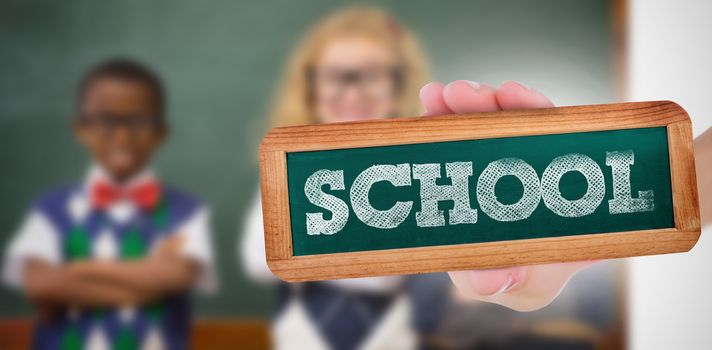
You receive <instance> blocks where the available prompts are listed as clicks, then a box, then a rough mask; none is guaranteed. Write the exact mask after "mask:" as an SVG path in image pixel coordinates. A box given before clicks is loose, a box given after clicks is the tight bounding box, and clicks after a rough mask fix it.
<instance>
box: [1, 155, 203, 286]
mask: <svg viewBox="0 0 712 350" xmlns="http://www.w3.org/2000/svg"><path fill="white" fill-rule="evenodd" d="M154 179H155V175H154V173H153V172H152V171H151V170H149V169H146V170H143V171H141V172H139V173H138V174H137V175H135V176H133V177H132V178H131V179H129V181H127V182H126V186H131V185H132V184H136V183H141V182H143V181H149V180H154ZM99 180H101V181H107V182H109V183H114V181H112V179H111V177H110V176H109V175H108V174H107V173H106V172H105V171H104V170H103V169H101V168H100V167H99V166H97V165H92V166H91V167H90V169H89V171H88V173H87V176H86V177H85V179H84V182H83V184H82V186H81V187H80V188H79V190H77V191H75V192H74V193H73V194H71V195H70V198H69V199H68V200H67V203H66V206H67V208H66V209H67V212H68V214H69V217H70V218H71V220H72V221H73V222H75V223H81V222H83V221H84V220H85V219H86V217H87V215H88V214H89V213H90V211H91V198H90V196H89V193H90V186H91V185H92V184H94V183H95V182H96V181H99ZM136 210H138V208H137V207H136V206H135V205H134V203H133V202H131V201H129V200H125V199H121V200H118V201H116V202H115V203H112V204H111V205H110V206H109V207H107V208H106V213H107V215H108V217H109V219H110V220H111V221H113V222H115V223H118V224H121V223H125V222H126V221H127V220H129V219H131V218H132V217H133V215H134V214H135V212H136ZM177 227H178V228H177V230H176V232H177V233H178V234H181V235H184V237H185V238H184V240H183V247H182V249H181V251H180V253H181V255H182V256H184V257H186V258H188V259H191V260H193V261H195V262H196V263H198V264H199V265H200V275H199V276H198V278H197V279H196V283H195V287H197V288H198V289H200V290H201V291H204V292H214V291H215V290H216V289H217V279H216V275H215V269H214V263H213V260H214V259H213V254H212V248H211V239H210V225H209V210H208V208H206V207H204V206H201V207H200V208H199V209H198V210H196V211H195V213H193V214H192V215H191V216H190V217H188V218H186V219H185V220H184V221H183V222H182V223H180V224H179V225H178V226H177ZM106 236H107V237H108V236H109V235H106ZM116 252H117V248H116V243H115V242H113V241H112V240H111V239H108V240H106V239H102V235H101V233H100V236H99V237H98V238H97V239H96V240H95V241H94V242H93V245H92V257H93V258H94V259H95V260H101V259H104V260H107V259H108V260H111V259H116V254H117V253H116ZM29 258H34V259H39V260H42V261H44V262H46V263H48V264H51V265H60V264H62V262H63V261H62V248H61V244H60V241H59V235H58V232H57V230H56V228H55V227H54V226H53V224H52V223H51V222H50V220H49V219H48V218H47V217H46V215H45V214H44V213H42V212H40V211H39V210H36V209H33V210H31V211H30V212H29V213H28V214H27V215H26V217H25V219H24V221H23V223H22V225H21V226H20V228H19V230H18V231H17V233H16V234H15V236H14V238H13V239H12V240H11V242H10V244H9V245H8V247H7V250H6V253H5V261H4V266H3V271H2V272H3V276H2V277H3V280H4V281H5V283H7V284H8V285H11V286H15V287H22V284H23V276H24V272H23V268H24V263H25V261H26V260H27V259H29Z"/></svg>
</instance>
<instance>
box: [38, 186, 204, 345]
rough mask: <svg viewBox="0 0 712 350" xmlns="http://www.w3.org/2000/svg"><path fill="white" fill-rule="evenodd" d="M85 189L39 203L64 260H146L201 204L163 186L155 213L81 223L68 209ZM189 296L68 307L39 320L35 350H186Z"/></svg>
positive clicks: (94, 215)
mask: <svg viewBox="0 0 712 350" xmlns="http://www.w3.org/2000/svg"><path fill="white" fill-rule="evenodd" d="M79 188H80V187H79V186H72V187H69V188H64V189H60V190H57V191H55V192H52V193H49V194H47V195H45V196H44V197H42V198H41V199H40V200H38V201H37V202H36V203H35V210H37V211H39V212H41V213H42V214H43V215H45V217H46V218H47V219H48V220H49V221H50V222H51V224H52V225H53V226H54V228H55V232H56V234H57V235H58V236H59V237H58V240H57V241H58V242H59V245H60V246H59V247H57V249H59V250H60V251H61V252H62V254H61V256H62V258H63V262H64V263H69V262H72V261H80V260H94V259H97V258H99V256H98V255H102V256H101V258H104V259H106V258H107V256H106V255H107V254H108V255H109V258H111V259H116V260H124V261H126V260H132V259H141V258H143V257H145V256H146V255H147V254H150V251H151V248H152V247H153V246H154V244H155V243H156V242H158V241H159V240H160V239H162V238H165V237H167V236H168V235H171V234H174V233H176V232H175V230H176V229H177V228H178V227H179V226H180V225H181V224H182V223H184V222H185V220H187V219H189V218H190V216H191V215H193V214H194V213H195V212H196V211H197V210H198V208H199V207H200V203H199V202H198V201H197V200H195V199H193V198H192V197H190V196H188V195H186V194H183V193H181V192H180V191H177V190H175V189H171V188H166V187H163V188H162V194H161V196H162V197H161V200H160V202H159V205H157V206H156V207H155V208H154V209H153V210H151V211H150V212H147V211H141V210H136V212H135V213H134V214H133V216H132V217H131V218H129V219H128V220H126V221H125V222H123V223H116V222H114V221H113V220H111V218H110V217H109V215H107V213H106V212H104V211H100V210H95V209H90V210H89V211H88V213H87V215H86V216H85V217H84V218H83V219H81V220H80V221H79V222H77V221H76V220H75V219H73V218H72V215H70V213H69V210H68V207H69V205H68V204H69V203H68V201H69V200H70V198H71V196H72V195H74V194H75V193H77V192H76V191H79ZM189 327H190V304H189V296H188V293H187V292H186V293H179V294H176V295H170V296H166V297H164V298H162V299H160V300H158V301H155V302H153V303H151V304H148V305H133V306H126V307H121V308H116V309H93V310H76V309H69V308H67V309H65V310H62V311H60V312H59V313H58V314H57V315H55V316H54V317H52V318H51V319H49V320H41V321H38V323H37V325H36V329H35V333H34V338H33V348H34V349H61V350H80V349H87V350H104V349H109V350H124V349H125V350H129V349H147V348H150V349H169V350H173V349H186V348H187V347H188V335H189V333H190V328H189Z"/></svg>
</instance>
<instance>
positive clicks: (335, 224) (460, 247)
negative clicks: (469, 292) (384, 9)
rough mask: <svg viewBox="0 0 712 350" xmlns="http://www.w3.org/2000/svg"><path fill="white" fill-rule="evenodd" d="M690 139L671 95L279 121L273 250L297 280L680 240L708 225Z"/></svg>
mask: <svg viewBox="0 0 712 350" xmlns="http://www.w3.org/2000/svg"><path fill="white" fill-rule="evenodd" d="M424 92H426V91H424ZM480 97H481V96H480ZM505 97H506V96H505ZM425 99H426V97H424V100H425ZM505 100H506V99H503V101H504V102H501V101H499V100H497V101H496V102H495V103H494V106H495V107H496V106H497V105H498V104H506V103H507V101H505ZM512 101H514V102H516V101H515V100H511V101H509V102H512ZM520 102H521V101H520ZM451 104H452V101H446V100H444V101H442V106H447V107H452V106H450V105H451ZM433 106H434V105H430V107H433ZM483 106H484V104H483ZM515 107H517V108H523V107H527V106H526V105H521V106H515ZM429 109H430V111H431V112H433V111H432V108H429ZM485 110H487V109H485ZM436 112H437V111H436ZM592 121H595V122H592ZM690 141H691V133H690V124H689V119H688V117H687V116H686V114H685V113H684V111H683V110H682V109H681V108H679V106H677V105H675V104H673V103H670V102H646V103H635V104H618V105H600V106H581V107H565V108H552V109H539V110H529V111H524V110H517V111H511V112H497V113H482V114H476V115H468V116H440V117H431V118H399V119H391V120H383V121H375V122H358V123H342V124H333V125H319V126H304V127H291V128H280V129H275V130H273V131H272V132H271V133H270V134H268V135H267V137H265V139H264V141H263V144H262V147H261V171H262V192H263V212H264V218H265V235H266V237H265V238H266V240H265V241H266V245H267V247H266V248H267V259H268V264H269V266H270V268H271V269H272V271H273V272H274V273H275V274H276V275H278V276H280V277H281V278H283V279H285V280H293V281H294V280H309V279H325V278H341V277H357V276H368V275H383V274H397V273H418V272H431V271H448V270H463V269H468V268H494V267H504V266H515V265H525V264H543V263H554V262H565V261H576V260H590V259H601V258H612V257H622V256H635V255H644V254H658V253H666V252H677V251H685V250H688V249H689V248H691V247H692V245H694V243H695V242H696V240H697V237H698V236H699V213H698V210H697V198H696V185H695V177H694V162H693V159H692V150H691V144H690ZM492 164H495V165H492ZM374 166H376V167H377V168H373V167H374ZM368 169H376V170H368ZM364 171H365V172H366V174H367V175H360V174H362V173H364ZM614 173H615V175H614ZM315 174H316V175H315ZM368 174H371V175H368ZM483 174H485V175H484V176H485V177H484V178H483ZM359 176H361V180H360V181H357V180H359ZM364 178H365V179H366V180H368V181H365V180H363V179H364ZM614 178H615V179H616V180H615V181H616V182H615V184H614ZM601 180H602V181H601ZM310 181H311V182H314V183H315V184H316V186H317V187H318V189H317V190H314V188H312V187H310V186H308V185H309V184H308V182H310ZM354 183H356V184H357V185H358V187H356V190H353V188H354V187H353V186H354ZM481 183H484V185H481ZM315 188H316V187H315ZM480 190H481V191H480ZM354 191H355V192H354ZM483 200H484V204H483ZM673 203H674V205H673ZM468 204H469V205H468ZM344 207H346V209H347V210H344ZM354 207H358V208H359V209H354ZM364 208H365V210H363V209H364ZM394 208H396V209H394ZM611 208H613V209H611ZM405 209H408V210H405ZM503 212H506V213H507V214H506V215H504V214H501V213H503ZM419 213H420V215H418V214H419ZM344 216H346V217H344ZM419 216H420V218H421V219H420V220H418V217H419ZM310 218H311V219H310ZM344 219H345V220H344ZM419 221H420V223H421V225H419V224H418V222H419ZM309 222H311V228H312V229H315V230H312V231H310V229H309V227H310V224H309ZM314 225H316V226H314ZM330 225H331V226H330ZM341 225H343V227H339V226H341ZM325 227H326V228H325ZM310 232H311V233H312V234H309V233H310ZM504 276H508V277H510V278H512V279H513V277H516V276H517V275H516V274H514V273H511V274H510V273H506V274H504ZM454 277H455V276H454ZM455 282H456V284H457V283H458V281H457V278H455ZM504 282H506V283H505V284H509V285H505V287H509V288H510V290H512V291H513V290H514V289H516V284H517V283H516V281H509V282H507V281H504ZM477 292H480V293H479V294H486V293H487V292H493V291H491V290H489V291H487V290H482V291H477ZM492 301H495V302H497V300H492ZM512 307H515V308H517V306H516V305H514V306H512ZM519 308H525V307H519Z"/></svg>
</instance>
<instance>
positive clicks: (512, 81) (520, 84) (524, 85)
mask: <svg viewBox="0 0 712 350" xmlns="http://www.w3.org/2000/svg"><path fill="white" fill-rule="evenodd" d="M508 83H512V84H517V85H519V86H521V87H523V88H525V89H527V90H531V89H532V88H531V87H529V85H527V84H524V83H520V82H518V81H514V80H507V81H505V82H503V83H502V85H504V84H508Z"/></svg>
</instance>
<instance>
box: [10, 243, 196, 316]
mask: <svg viewBox="0 0 712 350" xmlns="http://www.w3.org/2000/svg"><path fill="white" fill-rule="evenodd" d="M174 236H175V237H174V238H171V239H169V240H167V241H166V242H164V244H162V245H161V246H160V247H159V249H158V250H157V251H156V253H155V254H152V255H151V256H149V257H146V258H144V259H140V260H134V261H94V262H90V261H80V262H74V263H70V264H66V265H63V266H53V265H50V264H47V263H46V262H43V261H41V260H37V259H28V260H27V261H26V262H25V266H24V276H23V278H24V286H25V290H26V293H27V295H28V297H29V298H30V300H32V302H33V303H35V304H36V305H56V304H59V305H65V306H66V305H71V306H76V307H102V306H121V305H140V304H144V303H147V302H150V301H152V300H154V299H157V298H159V297H161V296H163V295H166V294H170V293H173V292H177V291H180V290H184V289H186V288H188V286H190V285H191V284H192V282H193V281H194V279H195V278H196V276H197V274H198V270H199V266H198V264H196V263H195V262H194V261H193V260H191V259H189V258H186V257H182V256H180V255H179V254H178V250H179V248H180V245H181V243H182V242H181V240H180V235H174Z"/></svg>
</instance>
